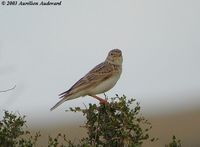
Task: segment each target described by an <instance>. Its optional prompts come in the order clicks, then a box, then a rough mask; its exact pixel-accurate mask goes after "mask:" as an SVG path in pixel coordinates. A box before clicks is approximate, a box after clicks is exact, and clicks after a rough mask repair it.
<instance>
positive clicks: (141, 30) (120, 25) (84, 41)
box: [0, 0, 200, 147]
mask: <svg viewBox="0 0 200 147" xmlns="http://www.w3.org/2000/svg"><path fill="white" fill-rule="evenodd" d="M18 2H20V1H18ZM33 2H40V1H39V0H38V1H33ZM52 2H55V1H52ZM0 7H1V8H0V9H1V10H0V21H1V23H0V83H1V84H0V90H5V89H9V88H11V87H13V86H14V85H16V88H15V89H13V90H12V91H8V92H1V93H0V109H1V110H0V117H1V118H2V115H3V110H9V111H13V112H19V113H20V114H23V115H26V116H27V117H26V119H27V121H28V126H29V128H31V129H32V130H33V131H37V130H41V132H44V133H46V134H47V135H48V134H54V133H55V134H56V133H57V132H59V131H64V132H67V133H69V137H71V138H75V140H76V139H78V138H81V135H85V131H84V130H82V129H80V128H79V126H80V125H81V124H83V122H84V117H83V116H82V115H81V114H80V115H79V114H74V113H70V112H65V110H66V109H69V107H74V106H79V107H84V104H85V105H88V104H89V103H98V102H97V101H96V100H95V99H93V98H90V97H87V96H86V97H84V98H79V99H75V100H72V101H68V102H66V103H64V104H63V105H61V106H60V107H58V108H57V109H56V110H55V111H53V112H50V110H49V109H50V108H51V107H52V106H53V105H54V104H55V103H56V102H57V101H58V100H59V99H58V94H60V93H61V92H63V91H65V90H68V89H69V88H70V87H71V86H72V85H73V84H74V83H75V82H76V81H77V80H79V79H80V78H81V77H82V76H84V74H86V73H87V72H88V71H89V70H90V69H91V68H93V67H94V66H95V65H97V64H99V63H100V62H102V61H104V60H105V58H106V56H107V53H108V52H109V50H111V49H113V48H119V49H121V50H122V52H123V57H124V62H123V73H122V76H121V78H120V80H119V81H118V83H117V85H116V86H115V87H114V88H113V89H112V90H110V91H109V92H107V93H106V95H107V96H108V97H112V96H115V94H118V95H122V94H125V95H126V96H127V97H130V98H131V97H134V98H135V99H136V100H137V101H138V102H140V105H141V107H142V114H143V115H144V116H145V117H146V118H147V119H149V121H150V122H151V123H152V125H153V129H152V132H151V133H152V134H153V135H154V136H156V137H158V138H159V141H158V142H157V143H155V144H154V145H152V146H154V147H155V146H163V145H164V144H165V143H167V142H168V141H169V140H170V139H171V137H172V135H176V136H177V137H178V138H180V139H181V140H182V142H183V145H184V146H193V147H197V146H200V141H199V134H200V125H199V124H200V108H199V106H200V76H199V75H200V57H199V55H200V43H199V38H200V1H197V0H190V1H189V0H151V1H149V0H125V1H120V0H110V1H107V0H101V1H92V0H84V1H81V0H76V1H70V0H69V1H62V4H61V5H60V6H33V5H26V6H19V5H16V6H6V5H4V6H3V5H0ZM100 96H103V94H102V95H100ZM75 122H76V123H75ZM44 144H45V142H44ZM147 146H151V145H150V144H147Z"/></svg>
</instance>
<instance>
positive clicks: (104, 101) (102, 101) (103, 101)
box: [99, 99, 108, 105]
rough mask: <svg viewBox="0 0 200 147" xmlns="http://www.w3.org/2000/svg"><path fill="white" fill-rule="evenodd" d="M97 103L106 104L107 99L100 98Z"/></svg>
mask: <svg viewBox="0 0 200 147" xmlns="http://www.w3.org/2000/svg"><path fill="white" fill-rule="evenodd" d="M99 104H104V105H105V104H108V101H107V100H104V99H102V100H100V101H99Z"/></svg>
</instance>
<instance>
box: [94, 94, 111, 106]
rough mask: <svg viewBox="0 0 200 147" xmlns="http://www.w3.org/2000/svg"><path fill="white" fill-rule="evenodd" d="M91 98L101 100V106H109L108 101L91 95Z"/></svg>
mask: <svg viewBox="0 0 200 147" xmlns="http://www.w3.org/2000/svg"><path fill="white" fill-rule="evenodd" d="M90 96H91V97H93V98H95V99H97V100H99V103H100V104H108V101H107V100H105V99H102V98H100V97H98V96H96V95H90Z"/></svg>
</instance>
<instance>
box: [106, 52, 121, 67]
mask: <svg viewBox="0 0 200 147" xmlns="http://www.w3.org/2000/svg"><path fill="white" fill-rule="evenodd" d="M106 61H107V62H109V63H112V64H115V65H121V64H122V62H123V58H122V51H121V50H119V49H113V50H111V51H110V52H109V53H108V56H107V58H106Z"/></svg>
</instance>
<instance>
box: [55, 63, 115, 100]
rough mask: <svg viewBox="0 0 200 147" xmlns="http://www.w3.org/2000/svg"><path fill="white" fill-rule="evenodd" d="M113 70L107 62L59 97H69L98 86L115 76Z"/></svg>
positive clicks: (95, 68)
mask: <svg viewBox="0 0 200 147" xmlns="http://www.w3.org/2000/svg"><path fill="white" fill-rule="evenodd" d="M106 64H107V65H106ZM113 70H114V69H113V67H112V65H110V64H108V63H107V62H103V63H101V64H99V65H97V66H96V67H94V68H93V69H92V70H91V71H89V72H88V73H87V74H86V75H85V76H84V77H83V78H81V79H80V80H79V81H77V82H76V83H75V84H74V85H73V86H72V87H71V88H70V89H69V90H68V91H65V92H63V93H61V94H60V95H59V96H60V98H63V97H67V96H69V95H71V94H73V93H77V92H80V91H82V90H85V89H89V88H91V87H95V86H97V85H98V84H99V83H101V82H102V81H104V80H106V79H109V78H110V77H111V76H112V75H113Z"/></svg>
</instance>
